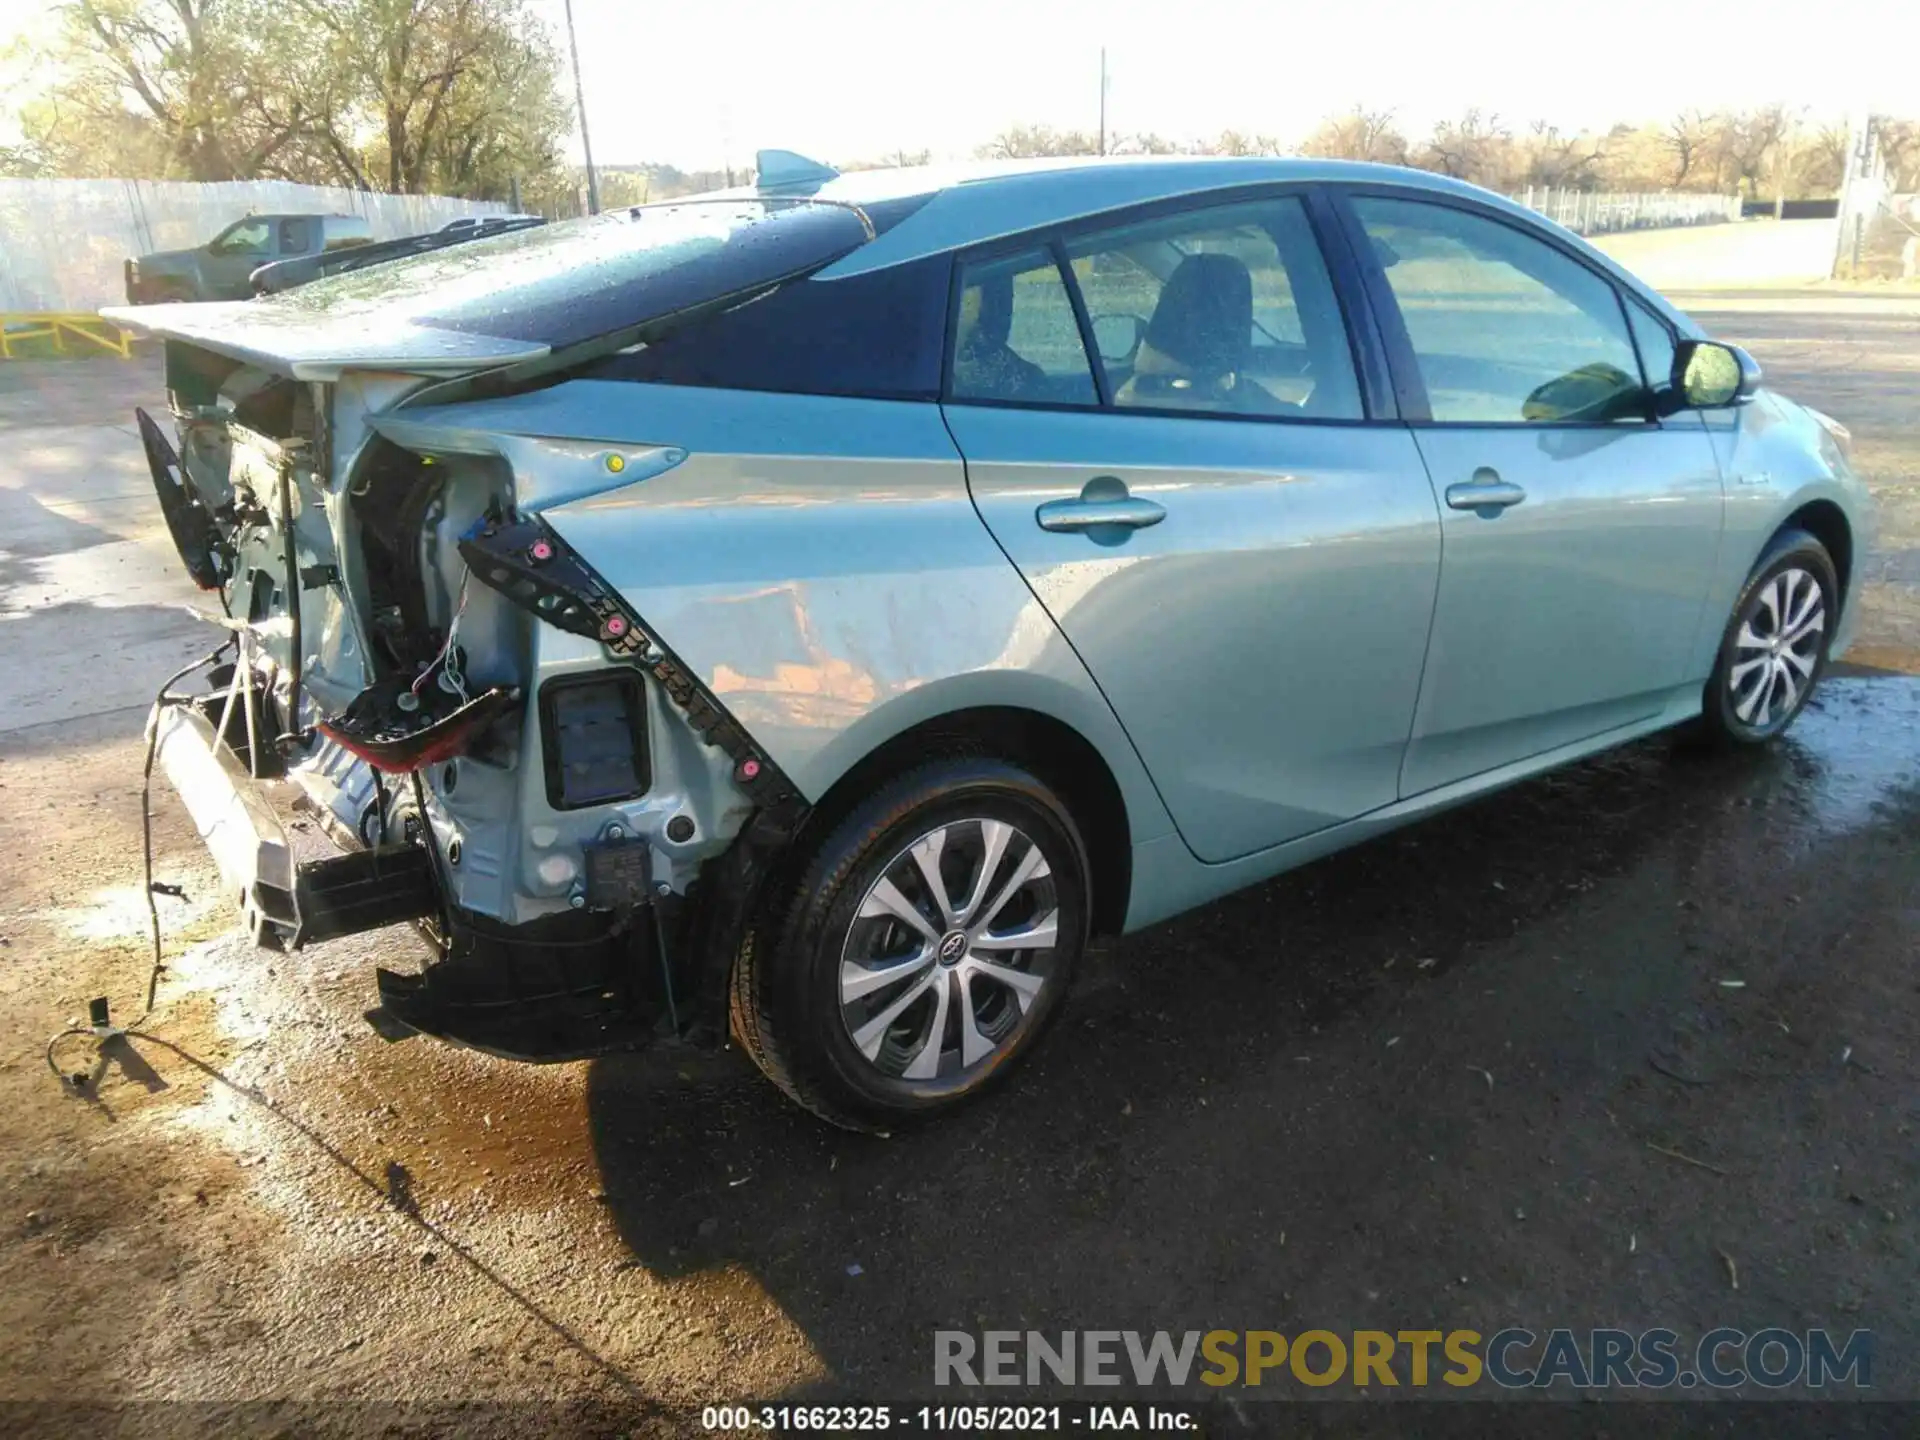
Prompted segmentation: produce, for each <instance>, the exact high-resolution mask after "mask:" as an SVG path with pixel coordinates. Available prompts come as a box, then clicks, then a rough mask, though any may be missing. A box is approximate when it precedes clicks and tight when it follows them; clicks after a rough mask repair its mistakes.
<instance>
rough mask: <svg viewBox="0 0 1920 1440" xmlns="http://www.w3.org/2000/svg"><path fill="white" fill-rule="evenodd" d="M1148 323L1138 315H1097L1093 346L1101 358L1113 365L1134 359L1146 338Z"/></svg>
mask: <svg viewBox="0 0 1920 1440" xmlns="http://www.w3.org/2000/svg"><path fill="white" fill-rule="evenodd" d="M1146 335H1147V322H1146V321H1144V320H1142V319H1141V318H1140V317H1139V316H1138V315H1095V316H1094V317H1093V345H1094V348H1095V349H1096V350H1098V351H1099V352H1100V358H1101V359H1102V360H1105V361H1108V362H1110V363H1112V364H1116V365H1117V364H1124V363H1125V362H1126V361H1129V360H1131V359H1133V356H1134V352H1135V351H1137V350H1138V349H1139V348H1140V342H1141V341H1142V340H1144V339H1145V338H1146Z"/></svg>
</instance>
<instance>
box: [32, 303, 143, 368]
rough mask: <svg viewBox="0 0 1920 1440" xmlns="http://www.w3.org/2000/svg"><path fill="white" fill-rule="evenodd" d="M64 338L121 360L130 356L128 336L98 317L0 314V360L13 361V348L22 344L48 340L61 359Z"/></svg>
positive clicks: (65, 347) (131, 339)
mask: <svg viewBox="0 0 1920 1440" xmlns="http://www.w3.org/2000/svg"><path fill="white" fill-rule="evenodd" d="M68 338H73V339H77V340H84V341H85V342H87V344H88V345H97V346H99V347H100V348H101V349H103V350H107V351H111V352H112V353H113V354H115V355H118V356H119V357H120V358H121V359H122V360H125V359H128V358H129V357H130V356H131V355H132V354H133V334H132V332H131V331H127V330H122V329H121V328H120V327H119V326H118V325H116V324H114V323H113V322H112V321H111V320H102V319H101V318H100V317H99V316H98V315H90V314H87V313H85V312H76V313H74V314H49V313H46V312H33V313H21V312H13V311H0V359H4V360H11V359H13V358H14V355H13V347H14V346H15V345H16V344H18V343H19V342H20V341H22V340H51V341H53V348H54V349H55V350H56V351H58V352H59V353H60V354H62V355H64V354H66V353H67V340H68ZM83 348H84V347H83Z"/></svg>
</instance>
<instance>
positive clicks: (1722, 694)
mask: <svg viewBox="0 0 1920 1440" xmlns="http://www.w3.org/2000/svg"><path fill="white" fill-rule="evenodd" d="M1789 572H1797V573H1798V574H1799V575H1801V576H1804V577H1807V578H1809V579H1811V580H1812V581H1813V583H1815V584H1817V585H1818V587H1819V591H1820V593H1819V600H1818V605H1819V614H1820V618H1821V624H1820V625H1819V626H1818V627H1817V629H1815V630H1811V631H1808V632H1807V634H1806V637H1805V638H1804V639H1802V640H1801V641H1799V642H1797V643H1795V644H1792V645H1784V646H1782V647H1780V649H1779V651H1778V653H1779V654H1780V655H1781V656H1782V657H1784V658H1782V659H1781V660H1780V661H1779V663H1778V666H1776V667H1773V668H1774V669H1779V670H1781V671H1782V673H1783V674H1784V675H1785V676H1787V677H1788V679H1783V680H1780V681H1776V680H1775V678H1774V675H1773V670H1772V669H1769V667H1768V666H1767V665H1765V664H1763V663H1762V661H1763V657H1765V656H1766V655H1767V653H1768V652H1767V651H1765V650H1763V649H1755V648H1754V647H1753V646H1752V645H1751V644H1750V643H1746V642H1743V640H1742V636H1743V634H1750V635H1751V636H1754V637H1758V638H1759V639H1761V640H1769V639H1772V638H1786V636H1787V635H1791V634H1792V633H1794V632H1793V631H1792V630H1791V629H1789V630H1787V631H1786V635H1782V633H1781V629H1780V626H1779V622H1780V620H1781V619H1782V618H1784V617H1782V616H1780V615H1779V614H1778V613H1777V608H1778V606H1779V605H1780V603H1781V588H1782V587H1781V586H1780V583H1779V582H1780V581H1781V577H1782V576H1785V575H1787V574H1788V573H1789ZM1788 588H1791V590H1792V594H1791V596H1790V597H1789V603H1791V604H1795V605H1797V604H1799V603H1802V602H1803V601H1804V598H1805V596H1806V589H1805V582H1804V581H1791V582H1788ZM1839 618H1840V582H1839V578H1838V576H1837V575H1836V574H1835V572H1834V568H1833V557H1832V556H1830V555H1829V554H1828V553H1827V547H1826V546H1824V545H1822V544H1821V543H1820V542H1819V541H1818V540H1816V539H1815V538H1814V537H1813V536H1811V535H1809V534H1808V533H1807V532H1806V531H1804V530H1791V529H1790V530H1782V531H1781V532H1780V533H1779V534H1778V535H1776V536H1774V537H1773V539H1772V541H1771V542H1769V544H1768V545H1767V548H1766V549H1765V550H1764V551H1763V552H1762V553H1761V556H1760V559H1759V561H1758V562H1757V563H1756V564H1755V565H1754V567H1753V573H1752V575H1750V576H1749V577H1748V578H1747V583H1746V584H1745V585H1743V586H1742V587H1741V588H1740V598H1739V599H1738V600H1736V601H1735V602H1734V606H1733V614H1732V616H1731V617H1729V619H1728V620H1727V628H1726V630H1725V631H1724V632H1723V633H1722V635H1721V637H1720V653H1719V655H1718V657H1717V658H1716V659H1715V661H1714V666H1713V674H1712V676H1711V677H1710V678H1709V679H1708V681H1707V688H1706V693H1705V694H1704V695H1703V696H1702V703H1701V714H1700V724H1699V727H1698V729H1699V734H1700V736H1701V738H1703V739H1705V740H1706V741H1707V742H1708V743H1710V744H1712V745H1716V746H1720V747H1724V748H1736V747H1745V746H1751V745H1764V744H1766V743H1767V742H1768V741H1770V740H1772V739H1774V738H1775V737H1776V736H1778V735H1780V734H1782V733H1783V732H1784V731H1785V730H1786V729H1787V727H1788V726H1789V725H1791V724H1793V722H1794V720H1795V719H1796V718H1797V717H1798V716H1799V714H1800V712H1801V711H1802V710H1803V709H1805V708H1806V704H1807V701H1808V699H1810V698H1811V697H1812V695H1813V692H1814V690H1815V688H1816V687H1817V686H1818V685H1819V683H1820V677H1821V676H1822V675H1823V674H1825V673H1826V668H1827V647H1828V645H1829V644H1830V642H1831V641H1832V638H1833V628H1834V625H1835V624H1836V623H1837V622H1838V620H1839ZM1803 623H1804V622H1803ZM1816 637H1817V638H1816ZM1803 667H1804V673H1803ZM1756 676H1762V677H1764V679H1762V680H1756V679H1755V677H1756ZM1760 683H1764V684H1765V685H1766V686H1768V687H1769V690H1768V694H1767V696H1766V697H1765V699H1766V701H1767V702H1769V703H1765V704H1762V703H1755V701H1754V699H1753V694H1754V692H1753V689H1752V687H1753V686H1754V685H1756V684H1760ZM1789 683H1791V684H1793V685H1795V686H1797V688H1795V689H1793V690H1792V692H1791V694H1788V693H1787V692H1786V690H1785V689H1784V688H1782V687H1785V686H1786V685H1788V684H1789ZM1743 712H1744V713H1743Z"/></svg>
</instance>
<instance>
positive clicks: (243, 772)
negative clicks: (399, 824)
mask: <svg viewBox="0 0 1920 1440" xmlns="http://www.w3.org/2000/svg"><path fill="white" fill-rule="evenodd" d="M216 704H217V700H216ZM217 723H218V710H217V708H216V709H215V713H214V714H213V715H212V716H209V715H208V714H206V713H205V710H204V709H203V708H202V707H201V706H197V705H167V706H164V707H162V708H161V709H160V711H159V713H158V714H156V715H155V716H154V717H153V724H154V725H155V726H156V727H157V731H158V733H157V736H156V745H157V750H156V758H157V759H158V761H159V764H160V768H161V769H162V771H163V772H164V773H165V774H166V777H167V779H168V780H169V781H170V782H172V785H173V788H174V790H175V791H176V792H177V793H178V794H179V796H180V799H181V800H182V802H184V803H185V805H186V807H187V813H188V814H189V815H190V816H192V817H193V823H194V828H195V829H197V830H198V831H199V832H200V838H201V840H202V841H204V842H205V844H206V846H207V849H208V850H209V851H210V852H211V853H212V855H213V858H214V863H215V864H217V865H218V866H219V867H220V876H221V879H222V880H223V881H224V882H225V884H226V887H227V890H228V893H230V894H232V895H234V896H236V897H237V898H238V900H239V902H240V908H241V912H242V915H243V916H244V919H245V923H246V926H247V929H248V930H249V931H250V932H251V934H252V935H253V938H254V941H255V943H257V944H260V945H263V946H266V947H268V948H270V949H287V950H298V949H299V948H300V947H301V946H303V945H310V944H315V943H318V942H319V941H322V940H331V939H334V938H336V937H338V936H341V935H355V934H358V933H360V932H361V931H363V930H376V929H379V928H380V927H381V926H383V925H392V924H396V923H398V922H400V921H405V920H418V919H422V918H425V917H427V916H430V915H434V914H436V913H437V912H438V910H439V906H440V900H439V893H438V889H437V887H436V884H435V880H434V874H433V868H432V857H431V856H429V855H428V854H427V852H426V850H425V849H424V848H423V847H420V846H415V845H389V846H382V847H381V848H379V849H376V850H367V851H362V852H359V853H356V854H349V855H329V856H327V857H325V858H323V859H314V860H301V859H299V858H297V857H296V856H295V854H294V851H293V847H292V846H291V845H290V844H289V843H288V840H287V832H286V830H285V828H284V827H282V825H281V824H280V819H279V817H278V816H277V815H276V814H275V813H274V811H273V806H272V805H271V803H270V802H269V801H268V799H267V797H266V796H265V795H264V794H262V793H261V791H260V787H259V785H258V783H257V782H256V781H255V779H254V777H253V776H252V775H250V774H248V772H247V768H246V763H245V761H244V760H242V759H241V757H240V756H239V755H237V754H236V753H235V752H234V750H233V748H232V747H231V746H229V745H226V744H223V743H221V742H220V740H219V738H218V736H217V735H216V733H215V726H216V725H217ZM231 724H232V722H231V721H229V725H230V726H231Z"/></svg>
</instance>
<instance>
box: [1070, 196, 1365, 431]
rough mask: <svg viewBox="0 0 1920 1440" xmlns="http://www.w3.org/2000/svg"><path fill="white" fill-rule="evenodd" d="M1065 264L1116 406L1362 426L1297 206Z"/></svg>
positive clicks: (1188, 214)
mask: <svg viewBox="0 0 1920 1440" xmlns="http://www.w3.org/2000/svg"><path fill="white" fill-rule="evenodd" d="M1067 253H1068V255H1069V257H1070V259H1071V262H1072V266H1073V275H1074V280H1075V282H1076V283H1077V284H1078V285H1079V286H1080V291H1081V294H1082V296H1083V297H1084V298H1085V301H1086V307H1087V313H1088V317H1089V319H1090V320H1091V322H1092V329H1093V335H1094V343H1095V345H1096V346H1097V347H1098V348H1099V350H1100V358H1101V363H1102V364H1103V365H1104V366H1105V367H1106V374H1107V381H1108V384H1109V386H1110V388H1111V391H1112V394H1113V403H1114V404H1115V405H1116V406H1120V407H1129V408H1143V409H1156V410H1184V411H1196V412H1201V413H1216V414H1230V415H1278V416H1293V417H1296V418H1306V417H1316V418H1321V419H1337V420H1358V419H1360V418H1362V416H1363V414H1364V412H1363V410H1362V408H1361V404H1360V388H1359V383H1358V381H1357V380H1356V378H1355V374H1354V367H1353V352H1352V350H1351V348H1350V346H1349V344H1348V341H1347V333H1346V327H1345V324H1344V322H1343V321H1342V319H1341V315H1340V307H1339V302H1338V300H1337V299H1336V298H1335V295H1334V290H1333V282H1332V280H1331V279H1330V278H1329V276H1328V274H1327V269H1326V263H1325V261H1324V260H1323V259H1322V257H1321V254H1320V247H1319V243H1318V241H1317V240H1316V239H1315V238H1314V234H1313V230H1312V227H1311V225H1310V223H1309V222H1308V219H1307V213H1306V208H1305V206H1304V205H1303V204H1302V203H1301V202H1300V200H1298V199H1297V198H1295V197H1292V196H1284V197H1280V198H1277V199H1271V200H1258V201H1252V202H1246V203H1241V204H1234V205H1221V206H1213V207H1209V208H1207V209H1204V210H1189V211H1183V212H1181V213H1179V214H1176V215H1171V216H1165V217H1162V218H1159V219H1155V220H1148V221H1143V222H1139V223H1136V224H1133V225H1128V226H1125V227H1122V228H1119V229H1114V230H1107V231H1102V232H1100V233H1099V234H1095V235H1090V236H1085V237H1082V238H1080V239H1078V240H1076V241H1075V242H1074V243H1072V244H1071V245H1069V246H1068V247H1067Z"/></svg>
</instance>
